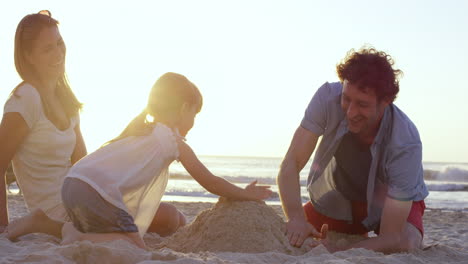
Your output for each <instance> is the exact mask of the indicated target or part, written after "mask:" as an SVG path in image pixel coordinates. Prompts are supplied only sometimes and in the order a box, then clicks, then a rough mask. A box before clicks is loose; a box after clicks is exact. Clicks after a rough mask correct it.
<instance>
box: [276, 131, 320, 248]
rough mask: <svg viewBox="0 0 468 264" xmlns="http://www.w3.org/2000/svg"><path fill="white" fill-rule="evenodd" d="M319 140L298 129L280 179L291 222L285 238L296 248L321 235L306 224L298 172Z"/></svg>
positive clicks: (282, 200)
mask: <svg viewBox="0 0 468 264" xmlns="http://www.w3.org/2000/svg"><path fill="white" fill-rule="evenodd" d="M317 141H318V136H317V135H315V134H314V133H312V132H310V131H309V130H306V129H305V128H303V127H301V126H300V127H299V128H297V130H296V132H295V133H294V137H293V139H292V142H291V145H290V146H289V149H288V152H287V153H286V157H285V158H284V160H283V162H282V164H281V168H280V172H279V175H278V179H277V181H278V187H279V193H280V198H281V203H282V205H283V210H284V214H285V215H286V217H287V219H288V222H287V225H286V235H287V236H288V239H289V243H290V244H291V245H293V246H297V247H299V246H301V245H302V243H303V242H304V240H305V239H306V238H307V237H308V236H309V235H314V236H317V237H320V233H319V232H317V230H315V228H314V227H313V226H312V225H311V224H310V223H309V222H307V219H306V216H305V213H304V209H303V207H302V200H301V195H300V193H301V189H300V182H299V172H300V171H301V170H302V169H303V168H304V166H305V165H306V163H307V161H308V160H309V158H310V156H311V155H312V152H313V151H314V150H315V146H316V145H317Z"/></svg>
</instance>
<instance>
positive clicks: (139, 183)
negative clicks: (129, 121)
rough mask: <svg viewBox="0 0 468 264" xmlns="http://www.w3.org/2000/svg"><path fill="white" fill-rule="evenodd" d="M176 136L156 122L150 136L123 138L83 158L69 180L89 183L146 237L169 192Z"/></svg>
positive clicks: (72, 170)
mask: <svg viewBox="0 0 468 264" xmlns="http://www.w3.org/2000/svg"><path fill="white" fill-rule="evenodd" d="M177 137H180V136H179V135H178V133H174V132H173V131H172V130H171V129H170V128H169V127H167V126H165V125H163V124H161V123H157V124H156V125H155V126H154V128H153V130H152V131H151V133H150V134H148V135H144V136H129V137H126V138H123V139H120V140H118V141H115V142H112V143H110V144H109V145H106V146H104V147H102V148H100V149H98V150H96V151H95V152H93V153H91V154H89V155H88V156H86V157H84V158H82V159H81V160H80V161H78V162H77V163H76V164H75V165H74V166H73V167H72V168H71V169H70V171H69V173H68V175H67V176H66V177H73V178H78V179H80V180H82V181H84V182H86V183H88V184H89V185H90V186H91V187H93V188H94V189H95V190H96V191H97V192H98V193H99V194H100V195H101V196H102V197H103V198H104V199H105V200H106V201H108V202H109V203H111V204H112V205H114V206H116V207H118V208H120V209H122V210H125V211H126V212H128V213H129V214H130V215H131V216H132V217H133V219H134V221H135V224H136V225H137V227H138V231H139V234H140V236H143V235H144V234H145V233H146V230H147V229H148V227H149V225H150V224H151V222H152V220H153V218H154V215H155V214H156V211H157V209H158V207H159V204H160V202H161V198H162V196H163V194H164V191H165V189H166V185H167V181H168V178H169V173H168V168H169V165H170V164H171V163H172V162H173V161H174V160H175V159H177V158H178V156H179V151H178V147H177ZM90 206H92V205H90Z"/></svg>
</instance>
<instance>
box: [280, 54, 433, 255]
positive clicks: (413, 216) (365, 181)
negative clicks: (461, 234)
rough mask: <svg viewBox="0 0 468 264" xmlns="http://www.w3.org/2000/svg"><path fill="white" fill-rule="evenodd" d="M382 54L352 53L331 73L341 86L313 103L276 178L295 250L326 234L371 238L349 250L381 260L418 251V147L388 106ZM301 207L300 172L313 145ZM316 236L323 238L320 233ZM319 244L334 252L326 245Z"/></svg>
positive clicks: (393, 79)
mask: <svg viewBox="0 0 468 264" xmlns="http://www.w3.org/2000/svg"><path fill="white" fill-rule="evenodd" d="M392 66H393V61H392V59H391V58H390V56H388V55H387V54H386V53H384V52H380V51H377V50H375V49H374V48H362V49H361V50H359V51H357V52H356V51H354V50H351V51H350V52H349V53H348V54H347V57H346V58H345V59H344V60H343V62H342V63H341V64H339V65H337V74H338V77H339V78H340V82H339V83H325V84H324V85H323V86H322V87H320V88H319V89H318V91H317V92H316V93H315V95H314V96H313V98H312V100H311V102H310V104H309V106H308V107H307V110H306V112H305V115H304V118H303V120H302V122H301V125H300V126H299V128H297V130H296V132H295V134H294V137H293V139H292V142H291V145H290V147H289V150H288V152H287V154H286V157H285V158H284V160H283V163H282V165H281V169H280V173H279V175H278V185H279V191H280V197H281V202H282V205H283V210H284V212H285V215H286V217H287V219H288V222H287V226H286V227H287V228H286V229H287V236H288V239H289V242H290V243H291V244H292V245H294V246H300V245H302V244H303V242H304V240H305V238H307V237H308V236H310V235H312V236H315V237H322V238H325V236H326V231H327V230H328V229H329V230H334V231H337V232H341V233H348V234H360V235H363V236H366V237H367V232H369V231H374V232H375V233H377V234H378V236H376V237H372V238H366V239H365V240H363V241H361V242H358V243H356V244H353V245H351V246H350V248H351V247H360V248H367V249H371V250H376V251H382V252H395V251H407V250H410V249H413V248H419V247H420V246H421V241H422V238H423V231H424V230H423V224H422V216H423V214H424V209H425V204H424V198H425V197H426V196H427V195H428V191H427V188H426V186H425V184H424V180H423V168H422V146H421V141H420V138H419V134H418V131H417V129H416V127H415V125H414V124H413V123H412V122H411V120H410V119H409V118H408V117H407V116H406V115H405V114H404V113H403V112H402V111H401V110H400V109H399V108H398V107H396V106H395V105H394V104H393V101H394V99H395V98H396V95H397V93H398V91H399V84H398V76H399V75H400V73H401V72H400V71H399V70H394V69H393V68H392ZM319 137H322V138H321V142H320V145H319V146H318V149H317V150H316V152H315V156H314V160H313V163H312V166H311V169H310V174H309V177H308V180H307V189H308V192H309V195H310V202H308V203H306V204H305V205H304V207H303V206H302V204H301V198H300V185H299V172H300V171H301V170H302V169H303V168H304V166H305V164H306V163H307V161H308V160H309V158H310V156H311V154H312V153H313V152H314V150H315V147H316V144H317V141H318V139H319ZM319 230H321V233H320V232H319ZM322 241H323V244H324V245H325V246H326V247H327V248H328V249H329V250H330V251H337V250H345V249H347V248H334V247H333V246H332V245H331V244H330V243H328V242H327V240H326V239H324V240H322Z"/></svg>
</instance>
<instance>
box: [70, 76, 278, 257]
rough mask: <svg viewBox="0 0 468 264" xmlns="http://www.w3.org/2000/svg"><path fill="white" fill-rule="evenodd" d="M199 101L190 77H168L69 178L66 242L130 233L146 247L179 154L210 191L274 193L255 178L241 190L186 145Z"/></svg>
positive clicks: (237, 195) (246, 196) (247, 195)
mask: <svg viewBox="0 0 468 264" xmlns="http://www.w3.org/2000/svg"><path fill="white" fill-rule="evenodd" d="M201 107H202V96H201V94H200V92H199V90H198V88H197V87H196V86H195V85H194V84H193V83H191V82H190V81H189V80H188V79H187V78H186V77H185V76H182V75H180V74H176V73H166V74H164V75H162V76H161V77H160V78H159V79H158V80H157V81H156V83H155V84H154V86H153V87H152V90H151V92H150V95H149V100H148V104H147V106H146V108H145V109H144V110H143V112H142V113H141V114H140V115H138V116H137V117H136V118H135V119H134V120H133V121H132V122H130V124H129V125H128V126H127V128H125V130H124V131H123V132H122V134H121V135H120V136H118V137H117V138H115V139H114V140H112V141H110V142H109V143H108V144H106V145H105V146H103V147H101V148H100V149H98V150H97V151H96V152H94V153H92V154H90V155H88V156H87V157H85V158H83V159H81V160H80V161H79V162H78V163H76V164H75V165H74V166H73V168H72V169H71V170H70V172H69V173H68V175H67V176H66V178H65V182H64V185H63V188H62V199H63V202H64V205H65V208H66V209H67V212H68V215H69V216H70V218H71V220H72V222H73V224H72V223H66V224H65V225H64V226H63V229H62V235H63V242H62V243H63V244H68V243H71V242H73V241H77V240H89V241H93V242H101V241H109V240H116V239H124V240H127V241H129V242H132V243H134V244H136V245H137V246H139V247H141V248H145V244H144V242H143V240H142V236H143V234H144V233H145V232H146V230H147V228H148V226H149V225H150V224H151V221H152V219H153V216H154V215H155V212H156V210H157V209H158V206H159V203H160V200H161V197H162V195H163V193H164V190H165V188H166V184H167V181H168V177H169V173H168V167H169V165H170V164H171V162H172V161H174V160H179V161H180V162H182V165H183V166H184V167H185V169H186V170H187V171H188V172H189V173H190V175H192V177H193V178H194V179H195V180H197V181H198V182H199V183H200V184H201V185H202V186H203V187H205V188H206V189H207V190H208V191H210V192H211V193H214V194H217V195H220V196H225V197H229V198H234V199H242V200H261V199H266V198H268V197H269V196H270V195H271V191H270V189H269V186H256V182H252V183H251V184H249V185H248V186H247V187H246V188H245V189H242V188H239V187H237V186H235V185H233V184H231V183H229V182H228V181H226V180H224V179H222V178H220V177H216V176H214V175H213V174H211V172H210V171H209V170H208V169H207V168H206V167H205V166H204V165H203V164H202V163H200V161H199V160H198V158H197V157H196V155H195V154H194V152H193V151H192V149H191V148H190V147H189V146H188V145H187V144H186V143H185V140H184V137H185V136H186V135H187V133H188V131H189V130H190V129H191V128H192V126H193V123H194V119H195V116H196V114H197V113H198V112H199V111H200V109H201ZM174 220H175V221H177V219H174Z"/></svg>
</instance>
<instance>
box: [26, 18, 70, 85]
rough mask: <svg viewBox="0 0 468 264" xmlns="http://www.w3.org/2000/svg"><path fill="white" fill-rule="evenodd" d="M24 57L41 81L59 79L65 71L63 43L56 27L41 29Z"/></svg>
mask: <svg viewBox="0 0 468 264" xmlns="http://www.w3.org/2000/svg"><path fill="white" fill-rule="evenodd" d="M26 56H27V59H28V61H29V63H30V64H31V65H32V66H33V68H34V70H35V71H36V72H37V73H38V76H39V78H40V79H41V81H43V82H49V81H54V79H58V78H60V76H62V75H63V73H64V71H65V43H64V42H63V39H62V36H61V35H60V32H59V30H58V27H56V26H51V27H46V28H43V29H42V30H41V32H40V33H39V36H38V38H37V39H36V40H35V41H34V43H33V48H32V50H31V52H30V53H29V54H26Z"/></svg>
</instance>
